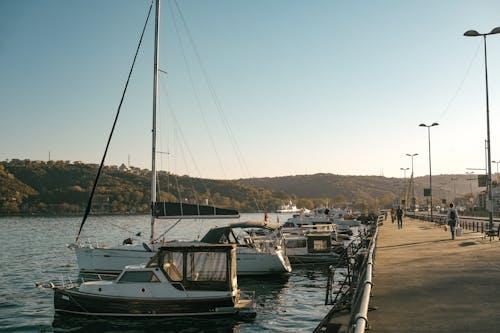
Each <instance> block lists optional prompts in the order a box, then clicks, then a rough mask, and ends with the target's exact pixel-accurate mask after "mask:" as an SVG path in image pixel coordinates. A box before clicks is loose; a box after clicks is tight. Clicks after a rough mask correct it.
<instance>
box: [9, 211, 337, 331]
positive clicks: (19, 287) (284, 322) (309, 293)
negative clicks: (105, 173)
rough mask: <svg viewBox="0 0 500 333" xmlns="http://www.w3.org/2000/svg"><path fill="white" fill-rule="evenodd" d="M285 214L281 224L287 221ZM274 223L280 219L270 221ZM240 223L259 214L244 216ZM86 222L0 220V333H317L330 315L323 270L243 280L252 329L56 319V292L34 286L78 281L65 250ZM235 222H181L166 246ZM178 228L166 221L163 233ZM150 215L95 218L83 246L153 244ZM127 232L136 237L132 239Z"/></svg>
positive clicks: (247, 325) (211, 323) (195, 322)
mask: <svg viewBox="0 0 500 333" xmlns="http://www.w3.org/2000/svg"><path fill="white" fill-rule="evenodd" d="M286 217H287V216H286V215H280V220H281V221H283V220H284V219H286ZM270 218H271V219H272V221H273V222H274V221H276V216H270ZM241 219H242V220H249V219H253V220H256V219H259V220H262V216H261V215H255V214H243V216H242V218H241ZM80 221H81V218H67V217H64V218H38V217H37V218H31V217H30V218H18V217H16V218H0V246H1V248H0V256H1V261H0V263H1V269H0V282H1V283H0V331H1V332H122V331H127V332H147V331H153V330H156V331H162V332H189V333H193V332H290V331H294V332H311V331H312V330H313V329H314V328H315V327H316V326H317V324H318V323H319V322H320V320H321V319H322V318H323V317H324V316H325V314H326V313H327V312H328V310H329V308H328V307H325V306H324V305H323V302H324V295H325V288H326V279H327V274H326V270H325V269H324V268H316V269H295V270H294V271H293V272H292V273H291V274H289V275H285V276H281V277H272V278H249V277H247V278H239V279H238V284H239V286H240V288H241V289H242V290H254V291H255V294H256V304H257V317H256V318H255V320H253V321H249V322H236V321H234V320H229V319H217V320H206V319H204V320H200V319H191V318H190V319H187V320H186V319H180V320H158V321H153V320H147V321H146V320H100V319H82V318H74V317H71V318H68V317H67V316H63V317H61V316H56V317H54V305H53V291H52V290H50V289H39V288H36V287H35V282H48V281H50V280H59V279H60V277H61V275H64V276H71V277H73V278H75V279H76V277H77V276H78V268H77V264H76V259H75V255H74V253H73V251H72V250H70V249H68V248H67V245H68V244H71V243H72V242H73V241H74V239H75V236H76V232H77V230H78V227H79V224H80ZM228 222H230V221H229V220H208V221H204V222H200V221H182V222H181V223H180V224H179V225H177V226H176V227H175V228H173V229H172V230H171V231H170V232H169V233H168V237H167V239H196V238H198V237H201V236H203V235H204V234H205V232H206V231H207V230H209V229H210V228H211V227H214V226H216V225H219V226H220V225H224V224H226V223H228ZM171 223H172V222H167V221H160V222H159V223H158V233H159V234H161V232H163V231H164V230H166V229H167V228H168V226H169V225H171ZM149 224H150V221H149V218H148V217H147V216H119V217H118V216H113V217H91V218H89V220H88V221H87V223H86V224H85V226H84V228H83V233H82V235H83V237H82V238H83V239H86V238H89V239H91V240H99V241H101V242H103V243H105V244H110V245H115V244H119V243H121V241H122V240H123V239H125V238H128V237H130V236H131V235H135V234H136V233H138V232H142V235H143V237H145V238H147V237H149ZM126 230H129V231H130V232H127V231H126Z"/></svg>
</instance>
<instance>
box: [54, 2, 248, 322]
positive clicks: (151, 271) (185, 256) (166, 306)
mask: <svg viewBox="0 0 500 333" xmlns="http://www.w3.org/2000/svg"><path fill="white" fill-rule="evenodd" d="M152 7H153V3H152V4H151V7H150V13H151V9H152ZM159 11H160V1H159V0H156V24H155V59H154V67H155V71H154V73H155V75H154V80H155V84H154V92H153V98H154V100H155V102H154V107H153V114H154V113H155V112H156V104H157V103H156V88H157V79H158V77H157V70H158V61H157V60H158V30H159ZM148 18H149V14H148ZM146 23H147V21H146ZM154 120H155V116H154V115H153V124H154ZM153 126H154V125H153ZM155 153H156V152H155V131H154V130H153V151H152V154H153V158H152V161H153V162H152V166H153V169H152V177H151V179H152V187H151V201H152V205H151V239H150V244H143V245H141V247H142V251H139V250H138V249H137V247H136V246H134V245H124V246H123V247H117V248H105V247H102V248H89V247H88V248H84V247H80V246H77V247H76V252H77V256H78V259H79V265H82V264H84V265H87V264H90V263H93V264H94V268H98V266H96V265H95V264H96V263H97V264H99V265H100V264H103V265H112V264H114V263H115V262H116V261H118V262H120V263H121V264H124V263H126V264H127V265H128V266H126V267H125V268H123V267H122V268H121V269H119V271H121V273H120V275H119V276H118V277H117V278H116V279H114V280H111V281H109V280H108V281H103V280H98V281H88V282H83V283H81V284H80V285H72V284H71V285H64V284H63V285H59V286H56V285H54V284H52V285H51V287H52V289H53V290H54V308H55V311H56V312H58V313H70V314H76V315H87V316H104V317H110V316H111V317H134V318H136V317H146V318H158V317H179V316H189V317H192V316H203V317H207V316H210V317H211V316H238V317H241V316H244V317H250V318H253V317H255V315H256V312H255V305H254V301H253V297H252V296H251V295H250V294H247V293H244V292H242V291H241V290H240V289H239V288H238V285H237V279H236V248H235V246H234V245H229V244H226V245H215V244H201V243H200V244H178V245H166V246H160V247H159V248H158V249H156V248H155V249H154V250H155V251H153V248H151V247H150V245H151V246H156V245H157V243H158V242H157V241H156V239H155V230H154V225H155V220H156V218H158V217H161V216H163V217H168V216H178V215H179V214H181V215H183V213H184V212H185V211H188V212H190V213H196V215H197V216H206V217H215V216H218V214H220V213H222V214H223V215H226V216H227V215H238V214H237V212H235V211H231V210H220V209H216V208H210V207H204V206H196V207H194V206H191V205H188V206H185V205H181V204H170V203H159V202H156V187H155V184H156V182H155V178H156V177H155V169H154V165H155V163H154V160H155ZM103 160H104V159H103ZM94 188H95V183H94ZM87 208H88V207H87ZM88 211H89V208H88V209H87V212H88ZM86 216H87V214H86V215H85V216H84V219H83V222H82V224H81V226H80V232H81V228H82V226H83V223H84V222H85V218H86ZM80 232H79V233H78V236H79V234H80ZM77 239H78V237H77ZM137 254H141V256H142V255H144V256H143V257H141V256H136V255H137ZM149 256H151V257H152V258H151V259H150V260H145V259H146V257H149ZM134 258H135V259H137V260H138V261H139V262H140V263H145V262H147V264H142V265H130V264H132V263H133V262H131V261H133V259H134ZM92 260H95V262H94V261H92ZM84 267H86V266H84ZM104 267H106V266H104Z"/></svg>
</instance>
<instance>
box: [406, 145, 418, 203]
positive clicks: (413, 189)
mask: <svg viewBox="0 0 500 333" xmlns="http://www.w3.org/2000/svg"><path fill="white" fill-rule="evenodd" d="M417 155H418V153H415V154H406V156H410V157H411V185H412V186H411V204H410V209H412V210H413V211H415V183H414V180H413V158H414V157H415V156H417Z"/></svg>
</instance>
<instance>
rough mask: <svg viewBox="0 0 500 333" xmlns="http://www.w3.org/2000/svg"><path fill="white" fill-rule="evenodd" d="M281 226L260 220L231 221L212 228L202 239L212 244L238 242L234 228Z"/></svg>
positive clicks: (203, 241)
mask: <svg viewBox="0 0 500 333" xmlns="http://www.w3.org/2000/svg"><path fill="white" fill-rule="evenodd" d="M279 227H280V225H279V224H277V223H267V222H260V221H246V222H236V223H230V224H228V225H226V226H223V227H216V228H213V229H210V230H209V231H208V232H207V233H206V235H205V236H203V238H202V239H201V240H200V242H202V243H211V244H224V243H232V244H238V243H239V242H238V241H237V237H236V235H234V233H233V229H238V228H239V229H267V230H275V229H278V228H279Z"/></svg>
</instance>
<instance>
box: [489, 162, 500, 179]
mask: <svg viewBox="0 0 500 333" xmlns="http://www.w3.org/2000/svg"><path fill="white" fill-rule="evenodd" d="M491 163H495V164H496V165H497V177H498V163H500V161H491Z"/></svg>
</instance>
